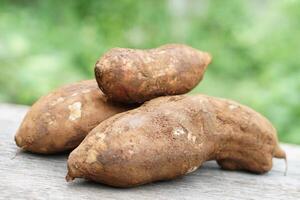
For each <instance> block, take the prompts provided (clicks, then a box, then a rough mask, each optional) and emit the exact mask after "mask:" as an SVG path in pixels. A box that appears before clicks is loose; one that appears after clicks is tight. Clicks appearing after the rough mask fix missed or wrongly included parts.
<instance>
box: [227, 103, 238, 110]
mask: <svg viewBox="0 0 300 200" xmlns="http://www.w3.org/2000/svg"><path fill="white" fill-rule="evenodd" d="M228 108H229V109H230V110H235V109H237V108H238V106H237V105H233V104H230V105H229V106H228Z"/></svg>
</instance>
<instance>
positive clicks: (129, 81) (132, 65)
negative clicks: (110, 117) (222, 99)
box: [95, 44, 211, 104]
mask: <svg viewBox="0 0 300 200" xmlns="http://www.w3.org/2000/svg"><path fill="white" fill-rule="evenodd" d="M210 61H211V56H210V55H209V54H208V53H206V52H201V51H199V50H197V49H194V48H192V47H189V46H186V45H181V44H169V45H164V46H161V47H159V48H156V49H149V50H139V49H125V48H114V49H111V50H110V51H109V52H107V53H106V54H104V55H103V56H102V57H101V59H100V60H98V61H97V63H96V65H95V76H96V80H97V82H98V85H99V87H100V88H101V90H102V91H103V92H104V93H105V94H106V95H107V96H108V98H109V99H111V100H113V101H116V102H122V103H126V104H127V103H136V102H138V103H142V102H144V101H146V100H150V99H153V98H155V97H158V96H167V95H175V94H184V93H187V92H189V91H190V90H191V89H193V88H194V87H195V86H196V85H197V84H198V83H199V82H200V81H201V79H202V78H203V75H204V72H205V70H206V68H207V66H208V64H209V63H210Z"/></svg>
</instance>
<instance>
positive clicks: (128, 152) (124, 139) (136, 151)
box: [66, 95, 285, 187]
mask: <svg viewBox="0 0 300 200" xmlns="http://www.w3.org/2000/svg"><path fill="white" fill-rule="evenodd" d="M273 157H276V158H285V152H284V151H283V150H281V149H280V147H279V145H278V140H277V135H276V130H275V129H274V128H273V126H272V125H271V123H270V122H269V121H268V120H267V119H266V118H265V117H263V116H262V115H260V114H259V113H257V112H255V111H254V110H252V109H250V108H248V107H246V106H243V105H241V104H238V103H236V102H234V101H230V100H226V99H221V98H214V97H209V96H205V95H196V96H184V95H181V96H168V97H159V98H157V99H154V100H151V101H149V102H146V103H145V104H144V105H142V106H141V107H139V108H137V109H134V110H131V111H127V112H124V113H121V114H118V115H115V116H113V117H111V118H109V119H107V120H105V121H104V122H102V123H101V124H100V125H98V126H97V127H96V128H94V129H93V130H92V131H91V133H89V135H88V136H87V137H86V138H85V139H84V141H83V142H82V143H81V144H80V145H79V146H78V147H77V148H76V149H75V150H74V151H73V152H72V153H71V154H70V156H69V159H68V175H67V177H66V178H67V180H72V179H74V178H86V179H90V180H93V181H96V182H100V183H104V184H108V185H111V186H116V187H131V186H136V185H141V184H145V183H149V182H153V181H158V180H168V179H174V178H176V177H179V176H183V175H185V174H187V173H190V172H193V171H195V170H196V169H197V168H199V167H200V166H201V165H202V164H203V162H205V161H208V160H216V161H217V163H218V164H219V165H220V166H221V167H222V168H224V169H228V170H246V171H249V172H253V173H258V174H260V173H265V172H268V171H269V170H270V169H271V168H272V158H273Z"/></svg>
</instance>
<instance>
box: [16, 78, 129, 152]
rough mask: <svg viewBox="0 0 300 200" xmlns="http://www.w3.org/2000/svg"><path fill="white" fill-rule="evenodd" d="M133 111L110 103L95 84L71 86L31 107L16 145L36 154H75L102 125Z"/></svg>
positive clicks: (83, 82)
mask: <svg viewBox="0 0 300 200" xmlns="http://www.w3.org/2000/svg"><path fill="white" fill-rule="evenodd" d="M129 108H130V107H128V106H127V107H126V106H120V105H116V104H112V103H109V102H107V101H106V98H105V96H104V94H103V93H102V92H101V91H100V90H99V88H98V86H97V83H96V81H94V80H90V81H82V82H79V83H75V84H70V85H67V86H64V87H62V88H59V89H57V90H56V91H54V92H51V93H50V94H48V95H47V96H45V97H42V98H41V99H39V100H38V101H37V102H36V103H35V104H34V105H33V106H32V107H31V109H30V110H29V112H28V113H27V114H26V116H25V118H24V120H23V122H22V124H21V126H20V128H19V130H18V132H17V134H16V136H15V141H16V144H17V145H18V146H19V147H21V148H22V149H23V150H26V151H30V152H34V153H42V154H50V153H57V152H62V151H66V150H71V149H74V148H75V147H77V146H78V145H79V144H80V142H81V141H82V140H83V139H84V137H85V136H86V135H87V134H88V133H89V131H90V130H92V129H93V128H94V127H95V126H97V125H98V124H99V123H100V122H102V121H103V120H105V119H107V118H109V117H111V116H112V115H114V114H117V113H120V112H123V111H126V110H128V109H129Z"/></svg>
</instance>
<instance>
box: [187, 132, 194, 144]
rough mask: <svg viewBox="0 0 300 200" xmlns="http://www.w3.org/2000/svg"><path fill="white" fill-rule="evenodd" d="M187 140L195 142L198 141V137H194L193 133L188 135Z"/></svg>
mask: <svg viewBox="0 0 300 200" xmlns="http://www.w3.org/2000/svg"><path fill="white" fill-rule="evenodd" d="M187 138H188V141H193V142H195V141H196V136H194V135H193V134H191V133H188V135H187Z"/></svg>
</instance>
